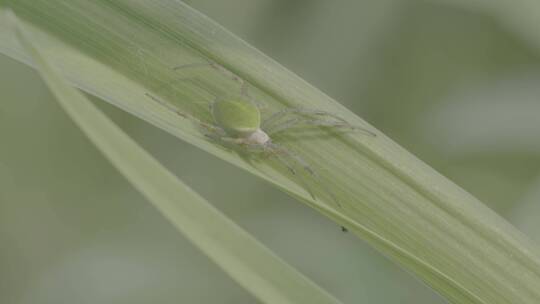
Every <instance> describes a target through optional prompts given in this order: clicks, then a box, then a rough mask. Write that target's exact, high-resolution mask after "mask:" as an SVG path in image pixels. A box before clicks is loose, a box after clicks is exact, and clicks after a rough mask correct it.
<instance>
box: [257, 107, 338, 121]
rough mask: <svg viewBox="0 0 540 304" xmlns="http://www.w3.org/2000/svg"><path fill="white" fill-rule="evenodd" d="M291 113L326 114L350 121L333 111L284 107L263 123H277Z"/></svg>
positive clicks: (321, 115)
mask: <svg viewBox="0 0 540 304" xmlns="http://www.w3.org/2000/svg"><path fill="white" fill-rule="evenodd" d="M289 114H299V115H303V116H316V117H317V116H319V117H324V116H327V117H331V118H333V119H336V120H339V121H341V122H343V123H345V124H346V123H348V122H347V121H346V120H345V119H343V118H341V117H339V116H337V115H335V114H333V113H330V112H326V111H322V110H313V109H304V108H286V109H283V110H281V111H277V112H276V113H274V114H272V115H270V117H268V118H267V119H266V120H265V121H264V124H263V125H268V124H272V123H276V121H278V120H279V119H281V118H283V117H285V116H287V115H289Z"/></svg>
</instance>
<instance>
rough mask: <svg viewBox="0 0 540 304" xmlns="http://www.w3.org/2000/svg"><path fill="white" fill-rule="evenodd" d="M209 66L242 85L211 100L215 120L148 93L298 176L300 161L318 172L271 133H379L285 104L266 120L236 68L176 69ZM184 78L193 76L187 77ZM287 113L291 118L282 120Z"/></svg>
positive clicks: (211, 133) (216, 136) (221, 139)
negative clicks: (314, 130)
mask: <svg viewBox="0 0 540 304" xmlns="http://www.w3.org/2000/svg"><path fill="white" fill-rule="evenodd" d="M208 66H209V67H212V68H214V69H215V70H217V71H219V72H220V73H222V74H224V75H226V76H228V77H229V78H231V79H232V80H234V81H236V82H238V83H239V84H240V87H241V88H240V94H239V95H238V96H235V97H233V98H219V97H217V96H216V98H215V99H214V100H213V101H212V102H210V113H211V114H212V117H213V120H214V123H213V124H212V123H206V122H203V121H201V120H199V119H197V118H195V117H193V116H191V115H188V114H185V113H182V112H180V111H178V109H176V108H173V107H172V106H171V105H170V104H168V103H165V102H163V101H162V100H160V99H158V98H157V97H155V96H153V95H151V94H149V93H146V96H148V97H150V98H151V99H153V100H154V101H156V102H158V103H160V104H162V105H163V106H165V107H167V108H168V109H169V110H171V111H173V112H175V113H176V114H178V115H180V116H182V117H184V118H187V119H190V120H192V121H194V122H195V123H197V124H199V125H200V126H201V127H202V128H204V129H205V130H206V131H207V132H208V133H206V134H205V136H207V137H209V138H211V139H212V140H215V141H217V142H218V143H221V144H223V145H234V146H237V147H239V148H241V150H242V151H244V152H246V153H248V154H251V153H262V154H265V155H270V156H274V157H276V159H278V160H279V161H280V162H281V163H282V164H283V165H284V166H285V167H286V168H287V169H288V170H289V171H290V172H291V174H293V175H295V176H299V175H298V172H297V170H296V169H295V167H296V166H295V165H296V164H299V165H300V166H301V167H302V168H303V170H305V171H306V172H307V173H308V174H309V175H310V176H312V177H313V178H315V179H317V180H319V177H318V175H317V173H316V172H315V171H314V170H313V169H312V168H311V167H310V166H309V164H308V163H307V162H306V161H304V159H302V158H301V157H300V156H299V155H298V154H296V153H294V152H292V151H291V150H289V149H286V148H285V147H283V146H282V145H279V144H277V143H275V142H273V141H272V136H273V135H275V134H277V133H280V132H283V131H286V130H289V129H291V128H295V127H299V126H302V125H308V126H315V127H325V128H330V129H340V130H344V129H345V130H347V129H348V130H356V131H361V132H363V133H365V134H366V135H369V136H372V137H375V136H376V135H375V133H373V132H371V131H368V130H366V129H363V128H359V127H356V126H353V125H351V124H349V123H348V122H347V121H346V120H344V119H343V118H340V117H339V116H337V115H334V114H332V113H329V112H326V111H321V110H312V109H302V108H286V109H283V110H281V111H277V112H275V113H273V114H272V115H270V116H269V117H268V118H266V119H264V120H263V119H262V117H261V109H260V108H259V105H258V104H257V103H255V101H254V100H253V98H251V97H250V96H249V94H248V86H247V83H246V82H245V81H244V80H243V79H242V78H240V77H239V76H237V75H236V74H234V73H233V72H231V71H229V70H227V69H226V68H225V67H223V66H221V65H219V64H217V63H214V62H209V63H195V64H188V65H183V66H178V67H175V68H173V69H174V70H180V69H185V68H193V67H208ZM182 80H190V79H189V78H188V79H182ZM285 117H290V118H288V119H287V120H283V119H284V118H285ZM300 181H301V183H302V184H303V185H304V187H305V189H306V190H307V191H308V193H309V194H310V195H311V197H312V198H313V199H314V200H315V199H316V197H315V195H314V193H313V191H312V190H311V189H310V187H309V186H308V185H307V183H306V182H305V181H304V180H302V179H301V180H300ZM319 184H320V185H321V186H322V187H326V186H325V185H324V183H322V182H319ZM326 192H328V193H329V194H330V195H331V196H332V198H333V199H334V201H335V202H336V203H337V204H338V206H340V207H341V205H340V204H339V202H338V200H337V198H336V197H335V195H334V194H333V192H332V191H329V190H328V189H326Z"/></svg>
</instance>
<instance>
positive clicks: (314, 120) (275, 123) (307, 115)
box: [261, 108, 376, 136]
mask: <svg viewBox="0 0 540 304" xmlns="http://www.w3.org/2000/svg"><path fill="white" fill-rule="evenodd" d="M288 114H299V115H300V117H296V118H292V119H289V120H286V121H284V122H281V124H280V119H281V118H283V117H286V116H287V115H288ZM327 118H330V119H333V120H328V119H327ZM302 123H303V124H307V125H313V126H324V127H332V128H340V129H350V130H355V131H361V132H363V133H365V134H367V135H370V136H376V134H375V133H373V132H371V131H369V130H367V129H365V128H361V127H357V126H354V125H352V124H350V123H349V122H347V121H346V120H345V119H343V118H341V117H339V116H337V115H335V114H332V113H329V112H326V111H321V110H312V109H302V108H288V109H283V110H281V111H278V112H276V113H274V114H272V115H271V116H270V117H268V118H267V119H266V120H265V121H264V122H263V124H262V125H261V128H263V129H264V130H268V132H270V133H276V132H281V131H283V130H286V129H289V128H292V127H295V126H296V125H298V124H302Z"/></svg>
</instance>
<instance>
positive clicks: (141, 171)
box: [12, 16, 339, 304]
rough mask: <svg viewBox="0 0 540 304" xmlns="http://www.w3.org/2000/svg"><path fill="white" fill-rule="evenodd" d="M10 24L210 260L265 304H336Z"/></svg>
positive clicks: (53, 82) (93, 130)
mask: <svg viewBox="0 0 540 304" xmlns="http://www.w3.org/2000/svg"><path fill="white" fill-rule="evenodd" d="M12 18H13V19H14V23H15V24H16V25H15V31H16V33H17V37H18V38H19V40H20V42H21V44H22V46H23V47H24V48H25V50H26V51H27V53H28V54H29V55H30V56H31V58H32V60H33V62H34V64H35V66H36V67H37V68H38V71H39V72H40V74H41V76H42V77H43V79H44V81H45V82H46V84H47V85H48V86H49V88H50V89H51V91H52V92H53V94H54V95H55V96H56V98H57V100H58V102H59V104H60V105H61V106H62V108H63V109H64V110H65V111H66V112H67V113H68V114H69V116H70V117H71V118H72V119H73V121H74V122H75V123H76V124H77V125H78V126H79V127H80V128H81V130H82V131H83V132H84V133H85V134H86V135H87V136H88V138H89V139H90V140H91V141H92V142H93V143H94V144H95V145H96V147H98V149H99V150H100V151H101V152H102V153H103V154H104V155H105V156H106V157H107V158H108V159H109V160H110V161H111V163H112V164H113V165H114V166H115V167H116V168H117V169H118V170H119V171H120V172H121V173H122V174H123V175H124V176H125V177H126V178H127V179H128V180H129V181H130V182H131V183H132V184H133V186H134V187H135V188H136V189H137V190H139V191H140V192H141V193H142V194H143V195H144V196H145V197H146V198H147V199H148V200H149V201H150V202H151V203H152V204H154V206H155V207H156V208H157V209H158V210H159V211H161V213H162V214H163V215H164V216H165V217H166V218H167V219H168V220H169V221H171V223H173V225H174V226H175V227H176V228H177V229H178V230H179V231H180V232H182V233H183V234H184V235H185V236H186V237H187V238H188V239H189V240H191V242H193V243H194V244H195V245H196V246H197V247H198V248H199V249H201V250H202V251H203V252H204V253H205V254H206V255H207V256H208V257H209V258H210V259H212V260H213V261H214V262H215V263H216V264H218V265H219V266H220V267H221V268H222V269H223V270H224V271H225V272H227V273H228V274H229V275H230V276H231V277H232V278H233V279H235V280H236V281H237V282H238V283H240V284H241V285H242V286H243V287H244V288H246V289H247V290H248V291H249V292H251V293H252V294H253V295H254V296H256V297H257V298H258V299H260V300H261V301H262V302H264V303H291V304H293V303H296V304H298V303H309V304H311V303H321V304H322V303H335V304H337V303H339V301H338V300H337V299H335V298H334V297H332V296H331V295H330V294H328V293H326V292H325V291H323V290H322V289H321V288H319V287H318V286H317V285H315V284H314V283H313V282H311V281H310V280H308V279H307V278H305V277H304V276H302V275H301V274H300V273H298V272H297V271H296V270H295V269H294V268H292V267H290V266H289V265H287V264H286V263H285V262H283V261H282V260H280V259H279V258H278V257H277V256H275V255H274V254H273V253H272V252H270V251H269V250H268V249H266V248H265V247H264V246H263V245H262V244H260V243H259V242H258V241H257V240H255V239H254V238H252V237H251V236H250V235H249V234H248V233H247V232H245V231H244V230H242V229H241V228H240V227H239V226H237V225H236V224H234V223H233V222H232V221H230V220H229V219H228V218H226V217H225V216H224V215H223V214H221V213H220V212H219V211H218V210H217V209H215V208H214V207H213V206H212V205H210V204H209V203H208V202H206V201H205V200H204V199H203V198H202V197H200V196H199V195H198V194H197V193H195V192H194V191H192V190H191V189H190V188H189V187H187V186H186V185H185V184H183V183H182V182H181V181H180V180H178V179H177V178H176V177H175V176H174V175H173V174H172V173H170V172H169V171H167V170H166V169H165V168H164V167H162V166H161V165H160V164H159V163H158V162H157V161H156V160H155V159H154V158H152V157H151V156H150V155H149V154H148V153H146V151H144V150H143V149H142V148H141V147H140V146H138V145H137V144H136V143H135V142H134V141H133V140H132V139H131V138H129V137H128V136H127V135H126V134H125V133H123V132H122V131H121V130H120V129H119V128H118V127H117V126H116V125H114V123H113V122H111V121H110V120H109V119H108V118H107V117H106V116H105V115H104V114H103V113H101V112H100V111H99V110H98V109H97V108H96V107H95V106H94V105H93V104H92V103H91V102H90V101H89V100H87V99H86V98H85V97H84V96H83V95H82V94H81V93H79V92H78V91H77V90H76V89H74V88H72V87H70V86H69V85H68V84H67V83H66V82H65V81H64V80H63V79H62V76H60V75H59V74H58V73H57V72H56V71H55V70H54V68H53V67H52V66H51V65H50V64H49V63H48V62H47V60H46V58H45V57H44V56H42V55H41V54H40V52H39V51H38V49H37V46H36V45H35V44H34V43H32V42H31V41H32V38H31V36H29V35H28V34H26V33H25V31H24V28H23V27H22V26H21V25H18V24H17V21H16V19H15V16H12Z"/></svg>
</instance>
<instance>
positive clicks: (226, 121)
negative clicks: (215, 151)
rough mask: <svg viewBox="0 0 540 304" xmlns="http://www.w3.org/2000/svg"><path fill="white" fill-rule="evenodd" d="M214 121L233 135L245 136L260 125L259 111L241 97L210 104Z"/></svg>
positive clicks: (253, 131)
mask: <svg viewBox="0 0 540 304" xmlns="http://www.w3.org/2000/svg"><path fill="white" fill-rule="evenodd" d="M212 116H213V117H214V120H215V121H216V123H217V124H218V125H219V126H220V127H221V128H223V130H225V132H227V134H229V135H231V136H234V137H246V136H249V135H251V134H253V133H255V132H256V131H257V130H259V127H260V125H261V112H260V111H259V109H258V108H257V106H255V105H254V104H252V103H251V102H249V101H245V100H242V99H223V100H218V101H216V102H215V103H214V104H213V105H212Z"/></svg>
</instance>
